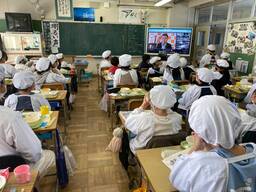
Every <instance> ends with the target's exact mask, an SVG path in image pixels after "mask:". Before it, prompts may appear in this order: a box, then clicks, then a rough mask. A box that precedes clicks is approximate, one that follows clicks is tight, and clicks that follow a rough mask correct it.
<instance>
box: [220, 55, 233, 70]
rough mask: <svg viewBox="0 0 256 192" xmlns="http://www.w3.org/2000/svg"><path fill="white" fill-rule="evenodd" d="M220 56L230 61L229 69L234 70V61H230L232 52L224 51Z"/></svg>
mask: <svg viewBox="0 0 256 192" xmlns="http://www.w3.org/2000/svg"><path fill="white" fill-rule="evenodd" d="M220 58H221V59H224V60H226V61H227V62H228V64H229V68H228V69H229V70H232V69H233V64H232V61H230V54H229V53H227V52H222V53H221V55H220Z"/></svg>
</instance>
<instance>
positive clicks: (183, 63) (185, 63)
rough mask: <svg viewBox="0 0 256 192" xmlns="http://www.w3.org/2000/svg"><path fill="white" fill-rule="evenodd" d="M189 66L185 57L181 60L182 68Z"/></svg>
mask: <svg viewBox="0 0 256 192" xmlns="http://www.w3.org/2000/svg"><path fill="white" fill-rule="evenodd" d="M187 64H188V60H187V59H186V58H185V57H181V58H180V66H181V67H185V66H186V65H187Z"/></svg>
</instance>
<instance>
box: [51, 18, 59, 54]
mask: <svg viewBox="0 0 256 192" xmlns="http://www.w3.org/2000/svg"><path fill="white" fill-rule="evenodd" d="M50 38H51V49H52V50H56V49H57V48H59V47H60V33H59V23H57V22H51V23H50ZM52 52H56V51H52Z"/></svg>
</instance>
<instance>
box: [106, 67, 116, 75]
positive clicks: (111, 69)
mask: <svg viewBox="0 0 256 192" xmlns="http://www.w3.org/2000/svg"><path fill="white" fill-rule="evenodd" d="M117 69H118V67H117V66H112V67H110V68H109V70H108V72H109V73H111V74H113V75H114V74H115V72H116V70H117Z"/></svg>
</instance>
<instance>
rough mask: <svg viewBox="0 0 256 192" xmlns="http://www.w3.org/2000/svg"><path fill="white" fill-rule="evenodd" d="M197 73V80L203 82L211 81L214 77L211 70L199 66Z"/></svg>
mask: <svg viewBox="0 0 256 192" xmlns="http://www.w3.org/2000/svg"><path fill="white" fill-rule="evenodd" d="M197 75H198V78H199V80H201V81H203V82H205V83H211V82H212V80H213V79H214V76H213V72H212V71H211V70H210V69H207V68H199V69H198V70H197Z"/></svg>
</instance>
